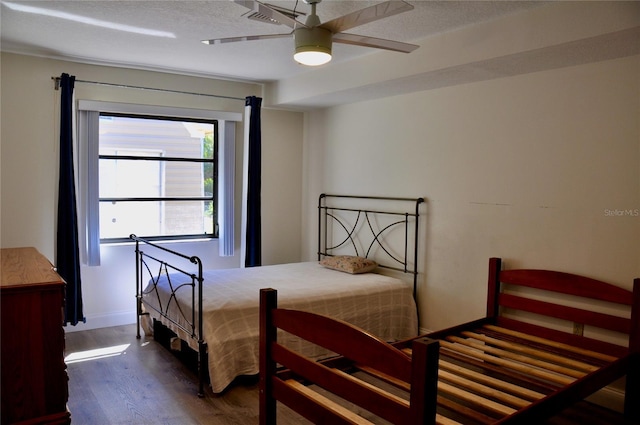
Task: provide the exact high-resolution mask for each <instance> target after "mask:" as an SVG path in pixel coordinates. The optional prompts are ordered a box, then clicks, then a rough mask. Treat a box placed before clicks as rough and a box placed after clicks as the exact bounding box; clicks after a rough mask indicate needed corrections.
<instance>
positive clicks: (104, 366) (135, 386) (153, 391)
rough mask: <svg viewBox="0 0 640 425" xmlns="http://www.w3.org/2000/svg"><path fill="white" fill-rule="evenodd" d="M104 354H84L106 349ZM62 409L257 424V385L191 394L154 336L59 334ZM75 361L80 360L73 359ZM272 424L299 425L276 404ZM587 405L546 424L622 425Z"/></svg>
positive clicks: (183, 373)
mask: <svg viewBox="0 0 640 425" xmlns="http://www.w3.org/2000/svg"><path fill="white" fill-rule="evenodd" d="M108 348H110V349H111V350H110V351H109V352H102V353H101V352H97V351H91V350H97V349H108ZM66 354H67V358H68V366H67V367H68V372H69V410H70V411H71V418H72V423H73V424H91V425H111V424H118V425H120V424H122V425H124V424H127V425H130V424H166V425H171V424H176V425H178V424H179V425H188V424H216V425H232V424H233V425H235V424H238V425H252V424H257V423H258V387H257V381H256V380H255V379H254V380H247V381H244V382H242V383H239V384H237V385H233V386H232V387H231V388H230V389H228V390H227V391H226V392H225V393H223V394H221V395H214V394H212V393H208V394H207V396H206V397H204V398H198V397H197V395H196V389H197V378H196V375H195V374H194V373H193V372H192V371H191V370H189V368H187V367H186V366H185V365H184V364H183V363H182V362H180V361H179V360H178V359H177V358H176V357H175V356H174V355H173V354H172V353H171V352H169V351H168V350H166V349H165V348H164V347H162V346H161V345H160V344H158V343H157V342H155V341H154V340H153V338H147V337H145V336H143V337H142V339H139V340H138V339H136V336H135V325H127V326H118V327H112V328H104V329H96V330H90V331H82V332H69V333H67V335H66ZM77 357H82V359H78V360H73V359H74V358H77ZM278 409H279V410H278V423H279V424H281V425H289V424H300V423H304V420H303V419H302V418H300V417H299V416H297V415H296V414H295V413H293V412H292V411H291V410H289V409H288V408H286V407H284V406H281V405H278ZM590 409H592V407H591V406H590V405H582V406H580V407H579V408H578V409H573V414H576V415H579V416H573V417H568V416H566V415H565V417H564V418H555V419H554V420H553V421H552V423H553V424H558V425H560V424H562V425H564V424H567V425H569V424H575V425H578V424H579V425H586V424H590V425H598V424H599V425H614V424H615V425H618V424H625V425H626V424H628V422H624V421H623V420H622V419H621V418H620V417H619V416H609V415H608V414H606V412H602V411H601V410H590ZM567 418H569V419H567Z"/></svg>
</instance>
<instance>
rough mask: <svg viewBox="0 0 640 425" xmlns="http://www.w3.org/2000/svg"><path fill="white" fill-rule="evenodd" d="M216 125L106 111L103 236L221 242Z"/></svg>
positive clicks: (109, 238)
mask: <svg viewBox="0 0 640 425" xmlns="http://www.w3.org/2000/svg"><path fill="white" fill-rule="evenodd" d="M216 152H217V122H216V121H206V120H186V119H184V118H180V119H174V118H166V117H150V116H134V115H125V114H114V113H101V114H100V120H99V182H100V183H99V201H100V239H101V240H102V241H119V240H122V241H124V240H127V239H128V237H129V235H130V234H131V233H135V234H136V235H138V236H141V237H146V238H149V239H186V238H201V237H217V225H216V224H217V209H216V204H217V203H216V195H217V190H216V187H217V184H216V181H217V155H216Z"/></svg>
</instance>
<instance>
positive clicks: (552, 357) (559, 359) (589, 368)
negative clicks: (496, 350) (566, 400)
mask: <svg viewBox="0 0 640 425" xmlns="http://www.w3.org/2000/svg"><path fill="white" fill-rule="evenodd" d="M462 335H464V336H466V337H469V338H473V339H476V340H479V341H482V342H484V343H487V344H491V345H494V346H496V347H501V348H506V349H509V350H512V351H515V352H521V353H524V354H527V355H531V356H533V357H537V358H541V359H545V360H549V361H552V362H554V363H557V364H564V365H566V366H569V367H572V368H575V369H578V370H582V371H585V372H593V371H594V370H598V367H597V366H594V365H590V364H587V363H584V362H580V361H578V360H573V359H569V358H567V357H563V356H559V355H557V354H553V353H549V352H546V351H542V350H539V349H536V348H530V347H527V346H526V345H522V344H517V343H515V342H508V341H503V340H500V339H497V338H492V337H489V336H487V335H483V334H479V333H475V332H471V331H466V332H462Z"/></svg>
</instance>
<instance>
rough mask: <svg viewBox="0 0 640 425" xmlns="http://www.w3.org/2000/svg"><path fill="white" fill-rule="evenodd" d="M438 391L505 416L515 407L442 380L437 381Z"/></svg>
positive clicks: (513, 410) (512, 411)
mask: <svg viewBox="0 0 640 425" xmlns="http://www.w3.org/2000/svg"><path fill="white" fill-rule="evenodd" d="M438 391H441V392H443V393H445V394H450V395H453V396H455V397H457V398H459V399H461V400H464V401H466V402H468V403H471V404H474V405H475V406H477V407H478V408H481V409H483V410H485V411H488V412H492V413H498V414H500V415H504V416H507V415H510V414H512V413H514V412H515V411H516V409H513V408H511V407H509V406H505V405H504V404H500V403H497V402H495V401H493V400H489V399H488V398H485V397H481V396H479V395H477V394H474V393H472V392H470V391H467V390H464V389H462V388H458V387H456V386H453V385H450V384H448V383H446V382H442V381H440V382H438Z"/></svg>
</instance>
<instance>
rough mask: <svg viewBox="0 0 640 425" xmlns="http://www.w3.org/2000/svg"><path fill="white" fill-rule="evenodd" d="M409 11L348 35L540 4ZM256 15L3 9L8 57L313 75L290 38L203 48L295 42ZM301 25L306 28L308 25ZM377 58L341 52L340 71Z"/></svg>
mask: <svg viewBox="0 0 640 425" xmlns="http://www.w3.org/2000/svg"><path fill="white" fill-rule="evenodd" d="M380 2H381V1H365V0H359V1H344V0H324V1H322V2H321V3H320V4H319V5H318V6H317V8H318V15H319V16H320V19H321V20H322V21H323V22H325V21H328V20H330V19H333V18H336V17H338V16H342V15H344V14H346V13H350V12H353V11H355V10H359V9H361V8H364V7H367V6H370V5H373V4H377V3H380ZM267 3H269V4H273V5H276V6H280V7H285V8H288V9H294V7H295V8H296V10H298V11H301V12H303V13H308V12H309V11H310V7H309V5H307V4H306V3H304V2H303V1H298V2H296V1H273V2H268V1H267ZM296 3H297V6H296ZM410 3H411V4H412V5H414V6H415V9H414V10H412V11H409V12H405V13H402V14H399V15H396V16H392V17H389V18H386V19H383V20H380V21H377V22H373V23H370V24H366V25H362V26H360V27H357V28H354V29H352V30H350V31H349V32H350V33H355V34H361V35H369V36H374V37H379V38H387V39H394V40H398V41H405V42H411V41H414V40H418V39H421V38H424V37H426V36H429V35H432V34H437V33H442V32H446V31H451V30H453V29H456V28H460V27H463V26H467V25H471V24H474V23H478V22H482V21H487V20H491V19H495V18H497V17H499V16H502V15H504V14H509V13H515V12H518V11H522V10H523V9H528V8H531V7H535V6H537V5H539V4H540V2H527V1H494V2H491V1H489V2H485V1H469V2H462V1H443V2H441V1H411V2H410ZM248 12H249V10H248V9H246V8H245V7H243V6H240V5H238V4H235V3H233V2H231V1H229V0H215V1H118V0H100V1H86V0H85V1H77V0H73V1H60V0H56V1H2V10H1V14H2V15H1V16H2V28H1V36H2V50H3V51H9V52H20V53H27V54H33V55H39V56H46V57H54V58H65V59H70V60H76V61H84V62H89V63H107V64H115V65H119V66H127V67H134V68H145V69H158V70H168V71H172V72H179V73H187V74H194V75H204V76H213V77H225V78H233V79H246V80H253V81H274V80H279V79H282V78H288V77H291V76H293V75H296V74H300V73H304V72H307V71H309V69H308V68H306V67H303V66H301V65H298V64H296V63H295V62H294V61H293V58H292V54H293V40H292V39H290V38H286V39H271V40H259V41H247V42H240V43H230V44H224V45H213V46H207V45H204V44H202V43H201V42H200V40H202V39H210V38H220V37H234V36H244V35H258V34H280V33H288V32H290V29H289V28H288V27H286V26H284V25H273V24H269V23H266V22H259V21H255V20H250V19H248V18H247V15H248ZM299 19H300V20H304V16H302V17H301V18H299ZM145 32H147V33H145ZM375 51H376V50H375V49H370V48H366V47H356V46H346V45H338V44H334V60H333V63H337V62H343V61H349V60H352V59H354V58H356V57H358V56H362V55H366V54H369V53H372V52H375ZM397 54H398V55H402V54H403V53H397ZM327 66H331V63H330V64H328V65H327Z"/></svg>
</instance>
